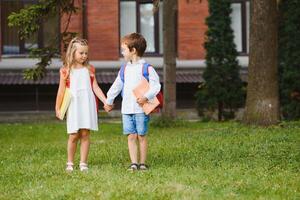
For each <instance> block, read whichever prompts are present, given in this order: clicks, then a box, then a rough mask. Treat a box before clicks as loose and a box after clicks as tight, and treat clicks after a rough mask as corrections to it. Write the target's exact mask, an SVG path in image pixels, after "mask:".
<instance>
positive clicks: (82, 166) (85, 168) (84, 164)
mask: <svg viewBox="0 0 300 200" xmlns="http://www.w3.org/2000/svg"><path fill="white" fill-rule="evenodd" d="M79 169H80V171H82V172H86V171H88V170H89V168H88V165H87V164H86V163H80V164H79Z"/></svg>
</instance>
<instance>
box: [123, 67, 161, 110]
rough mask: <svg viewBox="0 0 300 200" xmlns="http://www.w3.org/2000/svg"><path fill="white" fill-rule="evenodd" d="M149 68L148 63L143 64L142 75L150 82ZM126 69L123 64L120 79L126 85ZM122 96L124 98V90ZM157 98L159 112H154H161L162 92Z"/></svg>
mask: <svg viewBox="0 0 300 200" xmlns="http://www.w3.org/2000/svg"><path fill="white" fill-rule="evenodd" d="M149 67H151V65H150V64H148V63H144V64H143V69H142V73H143V76H144V77H145V79H146V80H147V81H148V82H149ZM125 68H126V64H122V65H121V68H120V78H121V80H122V82H123V83H124V82H125V79H124V74H125ZM121 95H122V96H123V88H122V93H121ZM156 98H157V99H158V101H159V105H158V106H157V110H155V111H154V112H157V111H159V109H161V108H162V107H163V99H164V98H163V94H162V92H161V91H159V93H158V94H157V95H156Z"/></svg>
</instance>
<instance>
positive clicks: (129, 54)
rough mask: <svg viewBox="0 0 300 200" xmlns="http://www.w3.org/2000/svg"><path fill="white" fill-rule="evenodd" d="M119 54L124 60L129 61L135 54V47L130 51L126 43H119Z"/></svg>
mask: <svg viewBox="0 0 300 200" xmlns="http://www.w3.org/2000/svg"><path fill="white" fill-rule="evenodd" d="M121 54H122V55H123V56H124V59H125V60H126V61H131V60H132V58H133V57H134V55H136V50H135V48H133V49H132V51H130V50H129V48H128V46H127V44H125V43H122V44H121Z"/></svg>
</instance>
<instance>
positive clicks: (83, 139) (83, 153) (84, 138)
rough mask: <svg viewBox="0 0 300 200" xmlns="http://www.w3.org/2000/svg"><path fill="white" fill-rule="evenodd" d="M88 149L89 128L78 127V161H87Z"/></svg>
mask: <svg viewBox="0 0 300 200" xmlns="http://www.w3.org/2000/svg"><path fill="white" fill-rule="evenodd" d="M89 149H90V130H88V129H80V163H87V158H88V154H89Z"/></svg>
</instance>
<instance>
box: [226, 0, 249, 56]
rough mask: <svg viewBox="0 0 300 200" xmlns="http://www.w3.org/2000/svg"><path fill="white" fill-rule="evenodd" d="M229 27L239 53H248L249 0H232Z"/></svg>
mask: <svg viewBox="0 0 300 200" xmlns="http://www.w3.org/2000/svg"><path fill="white" fill-rule="evenodd" d="M231 8H232V13H231V20H232V21H231V27H232V29H233V33H234V42H235V44H236V48H237V51H238V52H239V53H240V54H241V55H247V54H248V53H249V23H250V2H249V0H233V1H232V4H231Z"/></svg>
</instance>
